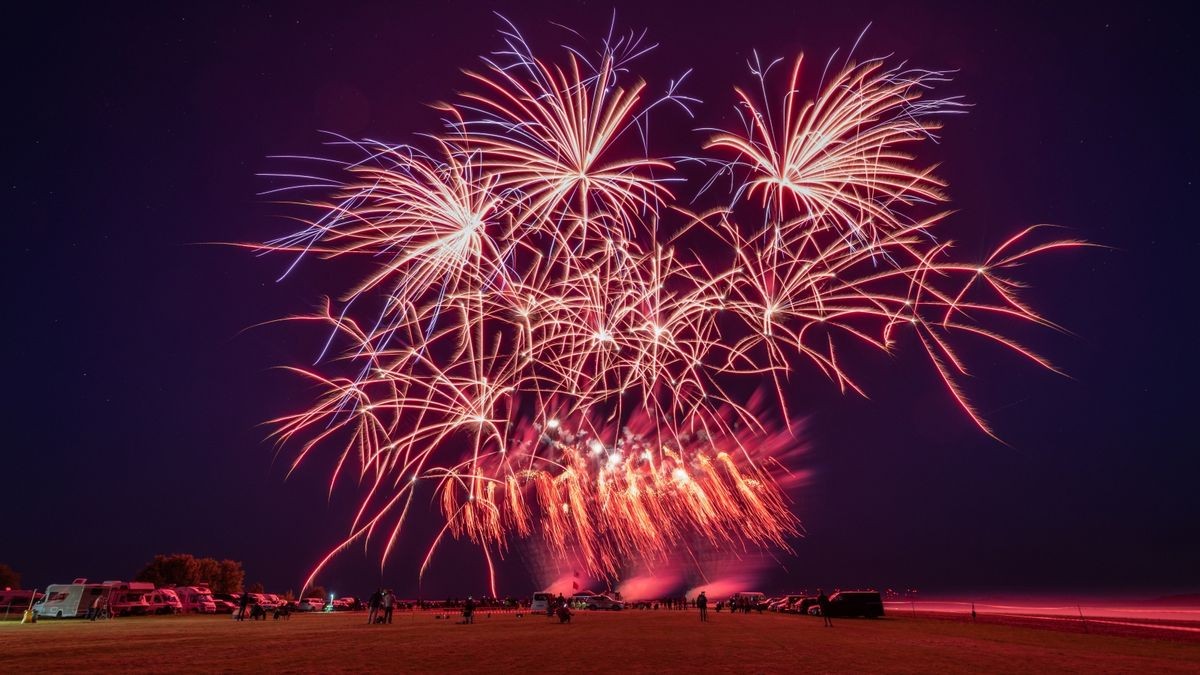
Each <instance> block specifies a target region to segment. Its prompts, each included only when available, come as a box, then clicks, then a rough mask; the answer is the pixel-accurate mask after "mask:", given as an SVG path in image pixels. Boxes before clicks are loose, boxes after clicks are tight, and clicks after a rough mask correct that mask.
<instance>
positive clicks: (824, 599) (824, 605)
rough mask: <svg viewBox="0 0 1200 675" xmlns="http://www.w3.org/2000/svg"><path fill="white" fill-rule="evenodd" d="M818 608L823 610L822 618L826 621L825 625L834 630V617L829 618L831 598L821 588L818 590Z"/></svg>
mask: <svg viewBox="0 0 1200 675" xmlns="http://www.w3.org/2000/svg"><path fill="white" fill-rule="evenodd" d="M817 607H820V608H821V616H822V617H824V619H825V625H826V626H827V627H829V628H833V617H831V616H829V596H828V595H825V591H823V590H821V589H819V588H818V589H817Z"/></svg>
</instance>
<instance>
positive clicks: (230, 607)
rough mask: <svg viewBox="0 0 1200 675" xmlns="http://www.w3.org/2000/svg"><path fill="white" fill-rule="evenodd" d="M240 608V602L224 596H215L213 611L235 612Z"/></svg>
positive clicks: (219, 612) (220, 612) (221, 612)
mask: <svg viewBox="0 0 1200 675" xmlns="http://www.w3.org/2000/svg"><path fill="white" fill-rule="evenodd" d="M237 610H238V603H236V602H233V601H232V600H226V599H224V598H218V597H213V611H214V612H215V613H217V614H233V613H234V612H236V611H237Z"/></svg>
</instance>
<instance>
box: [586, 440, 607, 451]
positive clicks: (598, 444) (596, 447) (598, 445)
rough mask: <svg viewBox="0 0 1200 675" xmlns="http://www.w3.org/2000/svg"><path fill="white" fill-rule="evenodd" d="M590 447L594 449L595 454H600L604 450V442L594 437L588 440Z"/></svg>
mask: <svg viewBox="0 0 1200 675" xmlns="http://www.w3.org/2000/svg"><path fill="white" fill-rule="evenodd" d="M588 447H590V448H591V449H592V454H593V455H598V454H600V453H602V452H604V444H603V443H601V442H600V441H598V440H596V439H594V438H593V439H592V440H590V441H588Z"/></svg>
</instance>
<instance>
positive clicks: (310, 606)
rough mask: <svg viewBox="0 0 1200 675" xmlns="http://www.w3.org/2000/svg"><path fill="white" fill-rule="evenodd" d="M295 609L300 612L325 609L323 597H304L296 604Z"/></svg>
mask: <svg viewBox="0 0 1200 675" xmlns="http://www.w3.org/2000/svg"><path fill="white" fill-rule="evenodd" d="M296 609H298V610H300V611H301V612H320V611H323V610H324V609H325V599H324V598H304V599H303V600H301V601H300V604H298V605H296Z"/></svg>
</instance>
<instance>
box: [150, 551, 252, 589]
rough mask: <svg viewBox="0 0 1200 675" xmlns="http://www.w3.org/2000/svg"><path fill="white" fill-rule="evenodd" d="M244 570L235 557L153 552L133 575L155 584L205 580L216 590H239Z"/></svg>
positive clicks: (199, 582) (191, 582) (192, 583)
mask: <svg viewBox="0 0 1200 675" xmlns="http://www.w3.org/2000/svg"><path fill="white" fill-rule="evenodd" d="M245 576H246V573H245V572H244V571H243V570H242V564H241V563H240V562H237V561H234V560H222V561H220V562H218V561H216V560H215V559H213V558H196V557H195V556H192V555H190V554H188V553H173V554H171V555H161V554H160V555H156V556H154V560H151V561H150V562H149V563H147V564H146V566H145V567H143V568H142V571H140V572H138V573H137V576H135V577H134V579H135V580H136V581H148V582H150V583H152V584H154V585H155V586H197V585H202V584H206V585H208V587H209V588H211V589H212V590H213V591H214V592H217V593H240V592H241V590H242V582H243V580H244V579H245Z"/></svg>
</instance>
